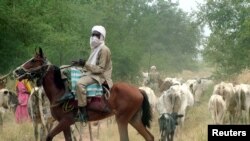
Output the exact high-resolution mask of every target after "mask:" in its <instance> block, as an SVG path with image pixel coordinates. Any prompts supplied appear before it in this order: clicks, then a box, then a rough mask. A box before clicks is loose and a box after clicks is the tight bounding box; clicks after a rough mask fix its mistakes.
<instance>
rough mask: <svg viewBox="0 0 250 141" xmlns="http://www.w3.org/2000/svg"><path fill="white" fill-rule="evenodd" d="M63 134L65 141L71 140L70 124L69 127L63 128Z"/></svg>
mask: <svg viewBox="0 0 250 141" xmlns="http://www.w3.org/2000/svg"><path fill="white" fill-rule="evenodd" d="M63 135H64V138H65V141H72V137H71V130H70V126H69V128H66V129H64V130H63Z"/></svg>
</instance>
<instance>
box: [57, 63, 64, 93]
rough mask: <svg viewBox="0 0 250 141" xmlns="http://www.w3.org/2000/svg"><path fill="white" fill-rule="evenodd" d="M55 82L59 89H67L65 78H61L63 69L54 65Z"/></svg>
mask: <svg viewBox="0 0 250 141" xmlns="http://www.w3.org/2000/svg"><path fill="white" fill-rule="evenodd" d="M54 76H55V77H54V82H55V84H56V87H57V88H59V89H65V87H64V83H63V80H62V78H61V71H60V68H59V67H57V66H55V65H54Z"/></svg>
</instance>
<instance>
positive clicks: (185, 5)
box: [172, 0, 203, 12]
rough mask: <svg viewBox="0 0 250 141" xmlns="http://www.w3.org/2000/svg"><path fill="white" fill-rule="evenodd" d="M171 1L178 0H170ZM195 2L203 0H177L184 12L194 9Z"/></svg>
mask: <svg viewBox="0 0 250 141" xmlns="http://www.w3.org/2000/svg"><path fill="white" fill-rule="evenodd" d="M172 1H173V2H175V1H178V0H172ZM196 2H198V3H200V2H203V0H179V4H180V8H182V9H183V10H184V11H186V12H191V11H192V10H195V9H196Z"/></svg>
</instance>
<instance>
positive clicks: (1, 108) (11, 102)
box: [0, 88, 18, 127]
mask: <svg viewBox="0 0 250 141" xmlns="http://www.w3.org/2000/svg"><path fill="white" fill-rule="evenodd" d="M17 104H18V100H17V95H16V94H15V93H14V92H13V91H10V90H8V89H6V88H3V89H0V126H1V127H2V125H3V117H4V114H5V112H6V110H12V111H13V112H15V108H16V106H17Z"/></svg>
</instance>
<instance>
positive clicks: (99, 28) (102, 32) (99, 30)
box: [91, 25, 106, 38]
mask: <svg viewBox="0 0 250 141" xmlns="http://www.w3.org/2000/svg"><path fill="white" fill-rule="evenodd" d="M93 31H98V32H100V33H101V34H102V36H103V37H104V38H105V37H106V29H105V28H104V27H103V26H101V25H95V26H93V28H92V30H91V32H93Z"/></svg>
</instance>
